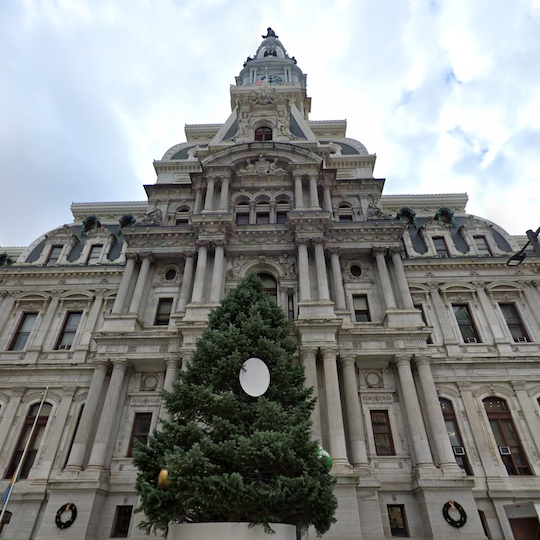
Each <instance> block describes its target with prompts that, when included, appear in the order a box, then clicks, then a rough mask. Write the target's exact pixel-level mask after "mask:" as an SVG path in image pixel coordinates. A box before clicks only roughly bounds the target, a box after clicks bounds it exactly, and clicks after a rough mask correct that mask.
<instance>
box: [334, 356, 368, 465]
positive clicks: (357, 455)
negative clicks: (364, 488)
mask: <svg viewBox="0 0 540 540" xmlns="http://www.w3.org/2000/svg"><path fill="white" fill-rule="evenodd" d="M340 360H341V366H342V369H343V391H344V393H345V407H346V410H347V425H348V429H349V441H350V447H351V462H352V464H353V465H358V466H360V467H368V466H369V465H368V457H367V449H366V440H365V438H364V432H365V429H364V416H363V415H362V409H361V405H360V399H359V397H358V386H357V382H356V358H355V357H354V356H341V357H340Z"/></svg>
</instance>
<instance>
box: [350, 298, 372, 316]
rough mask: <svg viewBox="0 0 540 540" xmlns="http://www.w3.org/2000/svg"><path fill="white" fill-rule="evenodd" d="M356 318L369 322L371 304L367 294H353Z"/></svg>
mask: <svg viewBox="0 0 540 540" xmlns="http://www.w3.org/2000/svg"><path fill="white" fill-rule="evenodd" d="M353 307H354V320H355V321H356V322H369V321H371V317H370V315H369V306H368V301H367V296H366V295H365V294H362V295H355V296H353Z"/></svg>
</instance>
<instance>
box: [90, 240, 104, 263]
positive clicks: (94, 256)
mask: <svg viewBox="0 0 540 540" xmlns="http://www.w3.org/2000/svg"><path fill="white" fill-rule="evenodd" d="M102 249H103V246H102V245H99V244H96V245H94V246H92V248H91V249H90V254H89V255H88V264H97V262H98V259H99V256H100V255H101V250H102Z"/></svg>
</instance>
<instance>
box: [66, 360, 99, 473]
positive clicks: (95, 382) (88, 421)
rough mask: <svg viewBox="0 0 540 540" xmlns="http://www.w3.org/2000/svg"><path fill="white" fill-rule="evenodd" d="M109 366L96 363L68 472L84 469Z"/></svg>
mask: <svg viewBox="0 0 540 540" xmlns="http://www.w3.org/2000/svg"><path fill="white" fill-rule="evenodd" d="M108 366H109V362H108V361H104V360H98V361H96V362H95V368H94V375H93V376H92V382H91V383H90V388H89V390H88V396H87V397H86V402H85V404H84V409H83V412H82V415H81V420H80V422H79V427H78V428H77V433H76V434H75V438H74V440H73V446H72V447H71V453H70V454H69V459H68V462H67V465H66V469H67V470H75V471H80V470H81V469H82V467H83V462H84V456H85V453H86V449H87V448H88V446H89V445H90V443H91V441H90V434H91V433H92V426H93V424H94V420H95V418H96V413H97V409H98V405H99V398H100V396H101V391H102V389H103V382H104V381H105V375H107V368H108Z"/></svg>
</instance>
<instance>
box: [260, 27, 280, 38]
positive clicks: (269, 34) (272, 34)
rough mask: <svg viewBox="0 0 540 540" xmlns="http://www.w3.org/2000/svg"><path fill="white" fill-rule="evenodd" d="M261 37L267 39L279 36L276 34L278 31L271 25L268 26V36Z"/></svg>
mask: <svg viewBox="0 0 540 540" xmlns="http://www.w3.org/2000/svg"><path fill="white" fill-rule="evenodd" d="M261 37H263V38H264V39H266V38H269V37H275V38H277V37H278V36H276V33H275V32H274V31H273V30H272V29H271V28H270V27H268V28H267V29H266V36H261Z"/></svg>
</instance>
